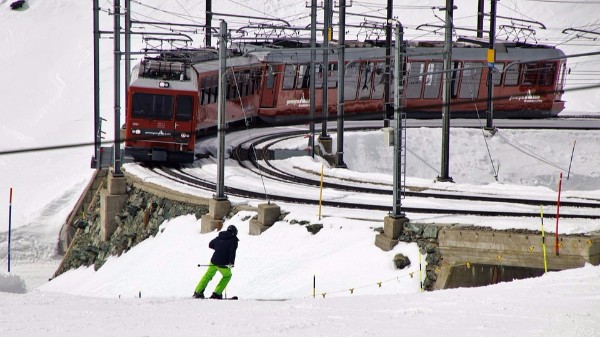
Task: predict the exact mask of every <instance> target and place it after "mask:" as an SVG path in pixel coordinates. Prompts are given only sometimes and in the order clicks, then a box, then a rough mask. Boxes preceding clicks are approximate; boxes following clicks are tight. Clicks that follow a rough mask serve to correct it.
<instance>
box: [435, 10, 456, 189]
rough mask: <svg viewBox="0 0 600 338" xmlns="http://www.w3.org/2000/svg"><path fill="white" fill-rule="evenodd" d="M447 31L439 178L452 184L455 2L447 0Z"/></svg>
mask: <svg viewBox="0 0 600 338" xmlns="http://www.w3.org/2000/svg"><path fill="white" fill-rule="evenodd" d="M445 11H446V30H445V38H444V39H445V44H444V45H445V46H444V83H443V87H442V91H443V104H442V166H441V170H440V176H438V177H437V180H438V181H441V182H452V178H451V177H450V174H449V171H450V170H449V168H450V164H449V162H450V90H451V88H450V81H451V78H452V76H451V74H450V69H451V68H452V26H453V23H452V20H453V16H454V0H446V8H445Z"/></svg>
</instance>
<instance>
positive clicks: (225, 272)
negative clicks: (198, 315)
mask: <svg viewBox="0 0 600 338" xmlns="http://www.w3.org/2000/svg"><path fill="white" fill-rule="evenodd" d="M217 271H219V272H220V273H221V275H222V276H223V277H221V280H220V281H219V284H217V287H216V288H215V291H214V292H215V293H216V294H218V295H221V294H223V290H225V288H226V287H227V284H228V283H229V281H230V280H231V269H230V268H229V267H221V266H217V265H213V264H212V263H211V264H210V265H209V266H208V270H206V273H205V274H204V276H202V279H200V282H198V285H197V286H196V290H195V292H196V293H204V289H206V286H207V285H208V283H209V282H210V281H211V280H212V279H213V277H214V276H215V274H216V273H217Z"/></svg>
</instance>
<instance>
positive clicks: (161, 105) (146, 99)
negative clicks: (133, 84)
mask: <svg viewBox="0 0 600 338" xmlns="http://www.w3.org/2000/svg"><path fill="white" fill-rule="evenodd" d="M131 107H132V111H131V116H132V117H135V118H144V119H151V120H170V119H172V118H173V96H171V95H158V94H145V93H134V94H133V97H132V102H131Z"/></svg>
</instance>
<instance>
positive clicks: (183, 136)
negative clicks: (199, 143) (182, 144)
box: [181, 133, 190, 138]
mask: <svg viewBox="0 0 600 338" xmlns="http://www.w3.org/2000/svg"><path fill="white" fill-rule="evenodd" d="M181 138H190V134H188V133H181Z"/></svg>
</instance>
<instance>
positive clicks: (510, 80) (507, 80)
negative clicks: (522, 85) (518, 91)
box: [504, 64, 519, 86]
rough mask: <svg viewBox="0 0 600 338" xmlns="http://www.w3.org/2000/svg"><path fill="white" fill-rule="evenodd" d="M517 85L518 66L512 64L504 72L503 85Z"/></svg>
mask: <svg viewBox="0 0 600 338" xmlns="http://www.w3.org/2000/svg"><path fill="white" fill-rule="evenodd" d="M518 83H519V64H513V65H511V66H510V67H508V68H506V70H505V71H504V85H505V86H516V85H517V84H518Z"/></svg>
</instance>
